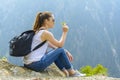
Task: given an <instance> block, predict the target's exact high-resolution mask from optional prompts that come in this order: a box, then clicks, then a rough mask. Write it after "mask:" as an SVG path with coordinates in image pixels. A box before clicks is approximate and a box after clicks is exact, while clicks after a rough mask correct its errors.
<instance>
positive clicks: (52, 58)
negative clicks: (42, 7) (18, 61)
mask: <svg viewBox="0 0 120 80" xmlns="http://www.w3.org/2000/svg"><path fill="white" fill-rule="evenodd" d="M54 21H55V20H54V16H53V14H52V13H50V12H42V13H38V14H37V16H36V20H35V23H34V27H33V30H34V31H35V36H34V37H33V41H32V49H33V48H34V47H35V46H37V45H38V44H40V43H41V42H43V41H45V40H47V42H46V43H45V44H44V45H43V46H42V47H40V48H39V49H37V50H35V51H33V52H31V53H30V54H28V55H27V56H25V57H24V66H25V67H26V68H29V69H32V70H34V71H44V70H45V69H46V68H47V67H48V66H49V65H50V64H52V63H53V62H54V63H55V64H56V66H57V67H58V68H59V69H60V70H61V71H62V72H63V73H65V75H66V76H68V75H69V76H73V77H76V76H85V75H84V74H81V73H79V72H76V71H75V70H74V69H73V67H72V64H71V63H70V61H72V60H73V57H72V55H71V54H70V52H68V51H67V50H65V49H63V48H62V47H63V45H64V43H65V40H66V36H67V32H68V29H69V28H68V26H67V25H66V24H64V25H63V33H62V36H61V39H60V40H57V39H55V38H54V36H53V34H52V33H51V32H50V31H48V29H50V28H53V26H54ZM48 47H51V48H53V50H52V51H50V52H47V48H48Z"/></svg>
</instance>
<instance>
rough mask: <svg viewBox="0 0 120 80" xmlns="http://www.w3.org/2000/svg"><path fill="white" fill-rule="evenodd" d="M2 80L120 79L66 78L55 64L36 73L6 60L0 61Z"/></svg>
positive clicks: (98, 79) (96, 78) (97, 78)
mask: <svg viewBox="0 0 120 80" xmlns="http://www.w3.org/2000/svg"><path fill="white" fill-rule="evenodd" d="M0 80H120V78H112V77H107V76H101V75H99V76H98V75H97V76H91V77H65V75H64V74H63V73H62V72H61V71H60V70H59V69H58V68H57V67H56V66H55V65H54V64H52V65H51V66H50V67H49V68H48V69H47V70H46V71H45V72H35V71H32V70H29V69H26V68H24V67H20V66H17V65H13V64H10V63H9V62H8V61H7V60H5V59H0Z"/></svg>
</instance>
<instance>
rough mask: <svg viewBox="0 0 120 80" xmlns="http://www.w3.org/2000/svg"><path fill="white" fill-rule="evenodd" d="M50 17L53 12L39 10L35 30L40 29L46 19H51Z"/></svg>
mask: <svg viewBox="0 0 120 80" xmlns="http://www.w3.org/2000/svg"><path fill="white" fill-rule="evenodd" d="M50 17H52V13H51V12H39V13H38V14H37V16H36V19H35V22H34V26H33V30H34V31H37V30H39V29H40V28H41V27H42V26H43V24H44V21H45V19H49V18H50Z"/></svg>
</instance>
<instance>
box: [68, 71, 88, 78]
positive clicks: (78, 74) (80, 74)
mask: <svg viewBox="0 0 120 80" xmlns="http://www.w3.org/2000/svg"><path fill="white" fill-rule="evenodd" d="M84 76H86V74H82V73H80V72H79V71H76V72H75V73H74V74H73V75H70V77H84Z"/></svg>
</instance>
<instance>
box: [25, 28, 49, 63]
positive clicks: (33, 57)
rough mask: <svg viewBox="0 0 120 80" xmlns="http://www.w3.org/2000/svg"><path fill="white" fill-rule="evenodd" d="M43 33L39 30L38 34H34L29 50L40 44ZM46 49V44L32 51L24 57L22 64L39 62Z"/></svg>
mask: <svg viewBox="0 0 120 80" xmlns="http://www.w3.org/2000/svg"><path fill="white" fill-rule="evenodd" d="M43 32H44V30H40V31H39V32H38V33H36V34H35V36H34V37H33V41H32V45H31V49H34V48H35V47H36V46H37V45H38V44H40V43H41V42H42V40H41V35H42V33H43ZM47 47H48V42H46V43H45V44H44V45H43V46H41V47H40V48H38V49H36V50H35V51H32V52H31V53H29V54H28V55H27V56H24V58H23V62H24V64H30V63H32V62H35V61H39V60H41V58H42V57H43V56H44V55H45V53H46V51H47Z"/></svg>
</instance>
